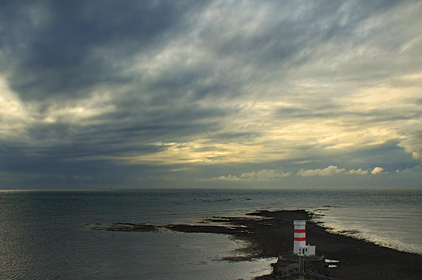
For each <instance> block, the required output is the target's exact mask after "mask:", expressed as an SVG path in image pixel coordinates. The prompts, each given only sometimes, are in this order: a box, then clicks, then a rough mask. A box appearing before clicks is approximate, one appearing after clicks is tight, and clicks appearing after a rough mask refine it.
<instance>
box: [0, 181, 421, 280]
mask: <svg viewBox="0 0 422 280" xmlns="http://www.w3.org/2000/svg"><path fill="white" fill-rule="evenodd" d="M421 199H422V190H415V189H413V190H410V189H371V190H364V189H361V190H343V189H341V190H338V189H337V190H334V189H319V190H318V189H317V190H315V189H313V190H309V189H308V190H130V191H0V279H69V280H73V279H79V280H80V279H131V280H132V279H148V280H158V279H160V280H161V279H174V280H178V279H180V280H182V279H183V280H198V279H209V280H214V279H215V280H217V279H225V280H236V279H251V278H253V277H254V276H257V275H263V274H267V273H270V271H271V267H270V263H271V262H274V261H275V259H273V258H270V259H257V260H253V261H244V262H230V261H227V260H224V257H230V256H233V255H238V254H241V253H240V252H239V250H238V249H239V248H242V246H244V244H242V243H241V242H240V241H236V240H233V239H231V238H230V237H228V236H225V235H215V234H194V233H174V232H169V231H161V232H108V231H94V230H89V229H86V228H84V227H83V225H86V224H92V223H111V222H133V223H151V224H156V225H164V224H169V223H195V222H197V221H198V220H199V219H201V218H205V217H210V216H228V215H243V214H245V213H248V212H252V211H255V210H260V209H268V210H282V209H307V210H310V211H314V212H315V213H317V214H319V215H318V216H317V219H318V220H320V221H322V222H323V223H324V224H325V226H327V227H330V228H332V230H333V231H337V232H344V234H349V235H353V236H356V237H358V238H364V239H367V240H370V241H372V242H375V243H379V244H381V245H383V246H388V247H392V248H396V249H399V250H404V251H410V252H416V253H420V254H422V239H421V236H422V218H421V214H420V213H422V204H421V203H420V202H421V201H422V200H421ZM316 245H317V246H318V244H316ZM317 248H318V247H317Z"/></svg>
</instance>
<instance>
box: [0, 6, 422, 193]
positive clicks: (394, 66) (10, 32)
mask: <svg viewBox="0 0 422 280" xmlns="http://www.w3.org/2000/svg"><path fill="white" fill-rule="evenodd" d="M0 2H1V7H2V8H1V9H0V189H19V188H23V189H38V188H48V189H79V188H82V189H85V188H95V189H110V188H205V187H206V188H257V189H260V188H283V187H294V188H297V187H324V186H326V187H422V32H421V28H422V2H421V1H420V0H399V1H395V0H373V1H360V0H344V1H335V0H312V1H311V0H308V1H307V0H304V1H295V0H280V1H275V0H274V1H265V0H264V1H227V0H226V1H218V0H216V1H198V0H186V1H184V0H183V1H182V0H181V1H174V0H166V1H161V0H157V1H141V0H120V1H109V0H103V1H85V0H83V1H82V0H73V1H57V0H27V1H26V0H0Z"/></svg>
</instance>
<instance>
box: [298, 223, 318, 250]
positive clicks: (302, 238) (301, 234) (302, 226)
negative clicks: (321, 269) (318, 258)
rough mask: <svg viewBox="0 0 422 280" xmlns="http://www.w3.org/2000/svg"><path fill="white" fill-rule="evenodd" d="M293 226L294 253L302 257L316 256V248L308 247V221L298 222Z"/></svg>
mask: <svg viewBox="0 0 422 280" xmlns="http://www.w3.org/2000/svg"><path fill="white" fill-rule="evenodd" d="M293 225H294V241H293V253H294V254H296V255H301V256H314V255H315V246H310V245H306V221H303V220H296V221H294V222H293Z"/></svg>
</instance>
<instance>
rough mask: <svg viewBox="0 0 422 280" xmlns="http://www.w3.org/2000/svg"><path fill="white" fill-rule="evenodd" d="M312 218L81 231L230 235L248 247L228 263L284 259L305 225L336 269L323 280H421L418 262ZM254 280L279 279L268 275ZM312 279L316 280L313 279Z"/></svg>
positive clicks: (296, 214) (269, 215) (297, 215)
mask: <svg viewBox="0 0 422 280" xmlns="http://www.w3.org/2000/svg"><path fill="white" fill-rule="evenodd" d="M312 215H313V214H312V213H310V212H307V211H305V210H293V211H287V210H283V211H266V210H261V211H256V212H253V213H249V214H247V215H246V216H244V217H212V218H207V219H204V220H202V221H201V222H200V223H199V224H170V225H164V226H155V225H149V224H134V223H112V224H100V223H98V224H90V225H85V226H83V227H84V228H88V229H93V230H108V231H138V232H142V231H158V230H162V229H167V230H172V231H177V232H189V233H214V234H226V235H231V236H233V237H234V238H237V239H242V240H245V241H247V244H249V245H248V246H247V247H246V248H245V249H244V252H245V254H246V255H245V256H243V257H234V258H233V259H231V260H233V261H241V260H244V259H252V258H260V257H278V256H279V255H280V254H289V253H291V251H292V245H293V225H292V223H293V221H294V220H308V224H307V242H308V243H310V244H313V245H316V246H317V254H318V255H324V256H325V258H327V259H331V260H336V261H338V263H336V266H337V267H336V268H333V269H328V267H327V270H326V271H324V273H323V274H324V275H325V276H326V279H338V280H358V279H359V280H366V279H367V280H377V279H382V280H390V279H391V280H393V279H394V280H396V279H408V280H413V279H414V280H418V279H422V256H421V255H418V254H412V253H406V252H401V251H397V250H394V249H390V248H385V247H381V246H378V245H376V244H373V243H370V242H367V241H364V240H359V239H355V238H352V237H348V236H344V235H341V234H334V233H330V232H328V231H327V230H326V229H325V228H324V227H322V226H321V225H320V224H316V223H314V222H312V220H311V218H312ZM256 279H257V280H273V279H283V278H282V277H281V276H280V275H279V274H277V273H276V272H273V273H272V274H271V275H264V276H260V277H257V278H256ZM314 279H316V278H314Z"/></svg>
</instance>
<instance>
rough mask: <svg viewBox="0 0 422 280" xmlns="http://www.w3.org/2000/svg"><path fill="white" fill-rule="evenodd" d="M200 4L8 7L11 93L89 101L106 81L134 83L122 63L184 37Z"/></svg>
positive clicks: (16, 4) (81, 3)
mask: <svg viewBox="0 0 422 280" xmlns="http://www.w3.org/2000/svg"><path fill="white" fill-rule="evenodd" d="M196 2H197V1H193V2H192V3H189V2H188V1H183V2H182V1H154V2H152V1H118V2H116V1H101V3H98V2H96V3H94V2H86V1H71V2H66V1H26V2H22V1H14V2H7V3H4V4H5V5H4V6H3V7H4V8H2V12H1V18H2V19H3V26H4V27H3V28H2V30H1V35H2V38H4V39H3V40H2V47H3V48H6V49H7V50H8V53H9V54H10V55H11V56H12V57H11V58H9V62H10V63H12V65H13V66H14V67H13V68H12V71H11V73H10V75H11V76H10V84H11V87H12V88H13V89H14V90H15V91H16V92H18V93H19V95H20V96H21V97H22V98H23V99H24V100H39V99H45V98H49V97H50V98H51V97H55V96H59V98H64V99H66V98H75V97H79V96H86V95H88V94H89V93H90V87H92V86H94V85H96V84H98V83H101V82H104V81H109V82H110V81H111V82H113V83H120V84H124V83H127V82H129V81H130V80H131V78H132V77H125V76H121V75H120V74H119V72H120V71H121V70H122V68H121V66H120V65H121V62H122V61H125V60H126V59H128V58H130V57H131V55H133V54H134V53H137V52H140V51H144V50H146V49H148V48H159V47H160V45H161V44H164V43H166V40H171V38H172V37H173V36H175V35H177V33H178V32H183V30H180V28H181V27H182V25H183V23H181V21H183V18H184V16H185V14H186V13H189V11H191V10H192V9H195V8H197V7H198V6H200V5H203V3H205V2H204V1H202V2H201V3H196ZM101 50H104V51H102V52H100V51H101ZM119 60H122V61H119ZM116 62H117V63H116Z"/></svg>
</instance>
